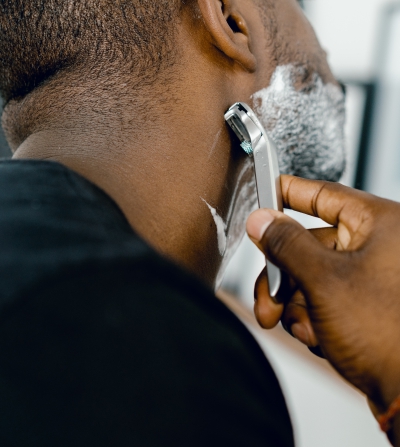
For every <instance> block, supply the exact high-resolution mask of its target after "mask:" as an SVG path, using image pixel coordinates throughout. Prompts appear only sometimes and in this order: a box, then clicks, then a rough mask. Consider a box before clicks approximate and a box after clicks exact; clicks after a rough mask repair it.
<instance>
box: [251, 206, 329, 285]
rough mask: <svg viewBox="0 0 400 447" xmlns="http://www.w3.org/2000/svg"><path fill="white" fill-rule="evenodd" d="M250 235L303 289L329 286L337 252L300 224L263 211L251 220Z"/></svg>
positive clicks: (268, 256) (275, 213)
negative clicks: (325, 245) (324, 244)
mask: <svg viewBox="0 0 400 447" xmlns="http://www.w3.org/2000/svg"><path fill="white" fill-rule="evenodd" d="M247 233H248V235H249V237H250V239H251V240H252V241H253V242H254V243H255V244H256V245H257V247H258V248H259V249H260V250H261V251H263V252H264V254H265V255H266V257H267V258H268V259H269V260H270V261H271V262H272V263H273V264H275V265H276V266H277V267H279V268H281V269H282V270H284V271H286V272H287V273H288V274H289V275H290V276H291V277H292V278H293V279H294V280H295V281H296V282H297V283H298V284H299V285H300V286H301V288H302V289H303V290H305V291H309V290H310V289H312V290H314V291H315V290H316V289H317V288H318V285H319V284H321V286H324V287H326V285H327V282H328V281H327V279H328V278H329V276H331V275H332V273H333V272H332V267H333V266H334V264H335V262H334V261H335V258H336V255H337V253H336V252H334V251H333V250H329V249H328V248H326V247H324V246H323V245H322V244H321V243H320V242H319V241H318V240H317V239H316V238H315V237H314V236H312V234H311V233H310V232H309V231H308V230H306V229H305V228H304V227H302V226H301V225H300V224H299V223H298V222H296V221H295V220H293V219H291V218H290V217H288V216H286V215H284V214H283V213H281V212H279V211H274V210H266V209H260V210H257V211H255V212H254V213H253V214H252V215H251V216H250V217H249V219H248V221H247Z"/></svg>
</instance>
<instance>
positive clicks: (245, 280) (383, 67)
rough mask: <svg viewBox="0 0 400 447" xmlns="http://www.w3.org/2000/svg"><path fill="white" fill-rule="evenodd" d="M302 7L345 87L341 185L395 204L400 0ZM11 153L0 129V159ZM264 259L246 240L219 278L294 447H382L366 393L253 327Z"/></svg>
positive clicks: (285, 338) (398, 188)
mask: <svg viewBox="0 0 400 447" xmlns="http://www.w3.org/2000/svg"><path fill="white" fill-rule="evenodd" d="M302 3H303V7H304V10H305V12H306V15H307V16H308V18H309V20H310V21H311V23H312V24H313V26H314V28H315V31H316V33H317V35H318V37H319V40H320V42H321V44H322V46H323V47H324V48H325V50H326V51H327V53H328V55H329V60H330V64H331V66H332V68H333V72H334V73H335V75H336V77H337V78H338V79H339V80H340V81H341V82H343V83H344V84H345V85H346V90H347V116H348V121H347V145H348V166H347V170H346V173H345V175H344V177H343V179H342V182H343V183H345V184H347V185H350V186H355V187H357V188H360V189H365V190H367V191H370V192H372V193H374V194H377V195H380V196H383V197H387V198H391V199H394V200H400V57H399V55H400V1H399V2H395V3H393V1H387V0H304V1H303V2H302ZM9 156H10V150H9V148H8V146H7V143H6V141H5V139H4V136H3V134H2V133H1V132H0V157H9ZM292 215H294V214H293V213H292ZM295 217H296V218H297V219H298V220H299V221H300V222H301V223H302V224H303V225H304V226H306V227H308V228H313V227H317V226H323V225H324V223H323V222H321V221H318V220H317V219H313V218H305V217H304V216H299V215H295ZM264 262H265V261H264V259H263V256H262V255H261V254H260V253H258V251H257V250H256V249H255V248H254V247H253V245H252V244H251V243H250V242H249V240H248V239H247V237H245V239H244V241H243V243H242V245H241V247H240V249H239V250H238V253H237V254H236V256H235V258H234V259H233V261H232V263H231V265H230V266H229V268H228V271H227V273H226V275H225V279H224V284H223V290H224V291H226V292H228V294H229V296H234V297H235V299H236V302H235V303H236V304H237V309H236V310H237V313H238V314H239V315H241V318H242V319H243V321H244V322H245V323H246V324H247V325H248V327H249V328H250V330H251V331H252V332H253V333H254V335H255V336H256V338H257V339H258V340H259V342H260V344H261V346H262V348H263V349H264V350H265V351H266V352H267V355H268V357H269V358H270V360H271V362H272V364H273V365H274V367H275V369H276V371H277V373H278V375H279V378H280V381H281V384H282V387H283V389H284V392H285V395H286V399H287V401H288V404H289V408H290V411H291V413H292V419H293V423H294V428H295V436H296V442H297V444H296V445H297V446H298V447H381V446H382V447H384V446H388V445H389V443H388V441H387V440H386V437H385V436H384V435H383V434H382V433H380V431H379V428H378V425H377V423H376V422H375V420H374V419H373V417H372V415H371V413H370V411H369V409H368V407H367V403H366V400H365V398H364V396H362V395H361V394H359V393H358V392H357V391H356V390H354V389H352V388H350V386H349V385H347V384H346V383H344V382H343V381H342V379H340V378H339V376H338V375H337V374H336V373H335V372H334V371H333V370H332V369H331V368H330V367H329V365H328V364H327V363H326V362H325V361H324V360H320V359H318V358H316V357H314V356H313V355H312V354H311V353H310V352H309V351H308V350H307V349H306V348H304V347H302V346H301V345H300V344H299V343H298V342H297V341H296V340H294V339H292V338H291V337H290V336H289V335H287V334H286V333H285V332H284V331H283V329H282V328H280V327H278V328H276V329H275V330H273V331H263V330H261V329H259V328H257V326H256V324H255V322H254V317H253V315H252V306H253V286H254V283H255V280H256V277H257V276H258V274H259V272H260V271H261V270H262V268H263V266H264ZM235 303H233V307H235ZM230 305H231V307H232V303H231V304H230Z"/></svg>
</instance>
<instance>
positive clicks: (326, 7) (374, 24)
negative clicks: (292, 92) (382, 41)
mask: <svg viewBox="0 0 400 447" xmlns="http://www.w3.org/2000/svg"><path fill="white" fill-rule="evenodd" d="M393 2H394V1H393V0H305V2H304V3H305V9H306V12H307V16H308V18H309V19H310V21H311V23H312V24H313V26H314V29H315V31H316V33H317V36H318V38H319V40H320V42H321V45H322V46H323V48H324V49H325V50H326V51H327V52H328V54H329V62H330V64H331V66H332V68H333V70H334V73H335V74H336V75H337V76H339V77H341V78H343V77H350V78H357V79H361V80H369V79H370V78H371V77H373V75H374V72H375V62H376V54H377V51H378V48H377V40H378V37H379V35H380V32H381V24H380V17H381V13H382V10H383V8H385V7H386V6H387V5H389V4H392V3H393Z"/></svg>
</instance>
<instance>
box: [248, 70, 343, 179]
mask: <svg viewBox="0 0 400 447" xmlns="http://www.w3.org/2000/svg"><path fill="white" fill-rule="evenodd" d="M305 73H306V70H305V69H304V68H303V67H294V66H293V65H284V66H280V67H277V69H276V70H275V72H274V74H273V75H272V78H271V83H270V86H269V87H267V88H265V89H263V90H261V91H259V92H257V93H255V94H254V95H253V97H252V101H253V108H254V112H255V113H256V114H257V116H258V118H259V120H260V121H261V124H262V125H263V126H264V128H265V130H266V131H267V132H268V134H269V136H270V137H271V138H272V139H273V140H274V141H275V144H276V147H277V150H278V158H279V167H280V170H281V173H282V174H292V175H297V176H299V177H305V178H310V179H320V180H331V181H337V180H339V179H340V177H341V175H342V174H343V171H344V168H345V161H346V158H345V134H344V128H345V121H346V114H345V98H344V94H343V92H342V90H341V88H340V87H339V86H337V85H334V84H324V82H323V81H322V79H321V77H320V76H319V75H318V74H316V73H314V74H313V76H312V78H311V80H310V81H309V82H307V84H306V86H305V87H303V88H302V89H301V90H296V87H295V83H296V80H301V79H303V78H304V76H305Z"/></svg>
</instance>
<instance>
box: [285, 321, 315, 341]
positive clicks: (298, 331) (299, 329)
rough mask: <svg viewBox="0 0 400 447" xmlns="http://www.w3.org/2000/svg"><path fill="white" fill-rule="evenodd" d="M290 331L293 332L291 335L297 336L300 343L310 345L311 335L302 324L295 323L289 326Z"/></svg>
mask: <svg viewBox="0 0 400 447" xmlns="http://www.w3.org/2000/svg"><path fill="white" fill-rule="evenodd" d="M290 329H291V332H292V334H293V337H295V338H297V340H299V341H300V342H301V343H303V344H305V345H307V346H310V344H311V337H310V334H309V333H308V329H307V327H306V326H304V324H301V323H295V324H293V325H292V327H291V328H290Z"/></svg>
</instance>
